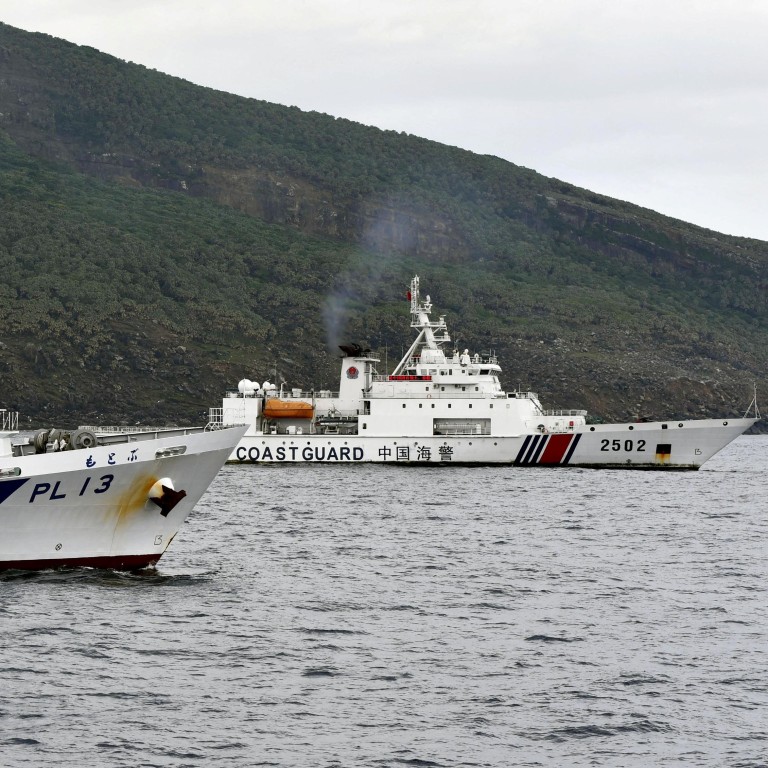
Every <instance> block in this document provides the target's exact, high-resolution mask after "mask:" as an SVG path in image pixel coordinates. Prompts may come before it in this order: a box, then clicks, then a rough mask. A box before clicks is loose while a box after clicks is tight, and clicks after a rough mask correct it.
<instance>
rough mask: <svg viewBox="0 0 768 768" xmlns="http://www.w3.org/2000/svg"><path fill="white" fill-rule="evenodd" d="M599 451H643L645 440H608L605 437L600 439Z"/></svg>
mask: <svg viewBox="0 0 768 768" xmlns="http://www.w3.org/2000/svg"><path fill="white" fill-rule="evenodd" d="M600 450H601V451H644V450H645V440H618V439H617V440H609V439H608V438H607V437H606V438H603V439H602V440H601V441H600Z"/></svg>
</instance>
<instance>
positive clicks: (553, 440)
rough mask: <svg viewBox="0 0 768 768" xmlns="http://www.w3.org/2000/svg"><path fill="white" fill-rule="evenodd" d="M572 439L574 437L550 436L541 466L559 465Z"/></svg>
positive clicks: (540, 461) (542, 456)
mask: <svg viewBox="0 0 768 768" xmlns="http://www.w3.org/2000/svg"><path fill="white" fill-rule="evenodd" d="M572 439H573V435H550V436H549V440H548V442H547V447H546V448H545V449H544V453H543V454H542V455H541V459H540V460H539V464H559V463H560V462H561V461H562V460H563V456H565V452H566V451H567V450H568V446H569V445H570V444H571V440H572Z"/></svg>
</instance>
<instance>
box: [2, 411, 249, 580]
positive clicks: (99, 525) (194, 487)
mask: <svg viewBox="0 0 768 768" xmlns="http://www.w3.org/2000/svg"><path fill="white" fill-rule="evenodd" d="M0 417H2V418H1V419H0V531H2V533H1V534H0V570H7V569H16V568H18V569H29V570H32V569H35V570H39V569H44V568H55V567H59V566H64V565H67V566H92V567H97V568H115V569H120V570H134V569H138V568H142V567H144V566H147V565H152V564H154V563H156V562H157V561H158V560H159V559H160V557H161V556H162V555H163V553H164V552H165V551H166V550H167V549H168V546H169V545H170V543H171V541H173V538H174V536H175V535H176V534H177V533H178V530H179V528H180V527H181V524H182V523H183V522H184V520H185V519H186V517H187V515H189V513H190V512H191V511H192V508H193V507H194V506H195V504H196V503H197V502H198V500H199V499H200V497H201V496H202V495H203V493H204V492H205V490H206V489H207V488H208V486H209V485H210V484H211V482H212V481H213V478H214V477H215V476H216V474H217V472H218V471H219V469H221V467H222V466H223V464H224V462H225V461H226V460H227V457H228V456H229V455H230V454H231V453H232V450H233V449H234V447H235V446H236V445H237V442H238V440H240V438H241V437H242V436H243V433H244V432H245V429H246V428H245V426H240V427H234V426H233V427H231V428H228V429H206V428H203V427H200V428H196V429H168V430H153V431H139V432H119V431H111V432H106V431H105V432H100V431H98V430H96V429H95V428H82V429H78V430H73V431H64V430H56V429H54V430H40V431H38V432H37V433H36V434H35V435H34V436H33V437H22V436H21V435H20V434H19V432H18V414H16V413H13V412H9V411H6V410H4V409H3V410H0Z"/></svg>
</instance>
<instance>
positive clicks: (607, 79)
mask: <svg viewBox="0 0 768 768" xmlns="http://www.w3.org/2000/svg"><path fill="white" fill-rule="evenodd" d="M0 20H2V21H4V22H6V23H8V24H11V25H13V26H16V27H20V28H22V29H26V30H29V31H36V32H46V33H48V34H51V35H54V36H56V37H61V38H64V39H66V40H70V41H71V42H74V43H79V44H84V45H90V46H93V47H94V48H97V49H99V50H100V51H103V52H105V53H110V54H112V55H114V56H117V57H119V58H121V59H125V60H127V61H133V62H136V63H139V64H144V65H145V66H147V67H150V68H154V69H157V70H160V71H162V72H166V73H168V74H172V75H176V76H179V77H183V78H185V79H187V80H191V81H192V82H194V83H198V84H200V85H207V86H210V87H212V88H216V89H218V90H224V91H229V92H231V93H237V94H240V95H243V96H250V97H254V98H258V99H264V100H266V101H271V102H276V103H278V104H286V105H295V106H298V107H300V108H301V109H305V110H317V111H319V112H325V113H328V114H332V115H335V116H338V117H346V118H349V119H352V120H356V121H359V122H361V123H365V124H367V125H376V126H379V127H381V128H390V129H394V130H398V131H406V132H408V133H413V134H416V135H419V136H423V137H425V138H429V139H434V140H436V141H440V142H443V143H445V144H451V145H454V146H458V147H462V148H464V149H469V150H472V151H473V152H480V153H484V154H491V155H497V156H498V157H503V158H505V159H506V160H509V161H511V162H513V163H516V164H518V165H522V166H525V167H528V168H532V169H534V170H536V171H539V172H540V173H543V174H544V175H546V176H554V177H557V178H559V179H562V180H564V181H568V182H570V183H573V184H576V185H578V186H582V187H586V188H587V189H591V190H593V191H595V192H600V193H602V194H605V195H609V196H611V197H617V198H620V199H622V200H628V201H630V202H633V203H637V204H639V205H642V206H645V207H647V208H652V209H653V210H656V211H659V212H661V213H664V214H667V215H669V216H673V217H675V218H680V219H684V220H686V221H690V222H693V223H695V224H700V225H702V226H705V227H709V228H710V229H714V230H717V231H719V232H723V233H727V234H734V235H743V236H747V237H756V238H760V239H763V240H768V217H767V216H766V214H765V212H764V207H765V206H766V204H768V150H766V148H765V142H766V140H767V138H766V137H767V136H768V56H767V55H766V53H765V49H766V40H768V3H766V2H765V1H764V0H760V1H759V2H758V1H756V0H741V2H740V3H738V4H733V3H730V2H725V0H698V1H697V2H689V1H688V0H682V1H680V0H678V1H675V0H220V1H219V2H212V1H211V0H208V1H207V2H197V1H196V0H151V1H149V0H133V1H132V2H125V0H3V2H2V5H0Z"/></svg>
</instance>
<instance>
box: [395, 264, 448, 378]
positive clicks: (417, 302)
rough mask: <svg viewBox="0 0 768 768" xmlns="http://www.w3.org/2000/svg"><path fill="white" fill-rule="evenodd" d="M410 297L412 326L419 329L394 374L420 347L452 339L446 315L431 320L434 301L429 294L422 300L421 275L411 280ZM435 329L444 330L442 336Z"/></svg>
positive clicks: (437, 346) (436, 347)
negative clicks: (437, 334)
mask: <svg viewBox="0 0 768 768" xmlns="http://www.w3.org/2000/svg"><path fill="white" fill-rule="evenodd" d="M408 298H409V299H410V301H411V328H415V329H417V330H418V331H419V335H418V336H417V337H416V340H415V341H414V342H413V344H411V346H410V348H409V349H408V351H407V352H406V353H405V355H404V357H403V359H402V360H401V361H400V362H399V363H398V364H397V367H396V368H395V370H394V371H393V372H392V375H393V376H396V375H399V374H400V373H402V371H403V370H404V369H405V367H406V366H407V365H408V364H409V363H410V362H412V360H413V359H414V358H415V357H416V354H417V351H418V350H420V349H439V348H440V345H441V344H445V343H446V342H448V341H450V340H451V337H450V336H449V335H448V327H447V326H446V324H445V317H443V316H442V315H441V316H440V319H439V320H437V321H433V320H430V318H429V314H430V312H431V311H432V301H431V300H430V298H429V294H427V296H426V298H425V300H424V301H423V302H422V301H421V296H420V293H419V276H418V275H416V276H415V277H414V278H413V279H412V280H411V290H410V291H408ZM435 331H442V332H443V333H442V335H441V336H436V335H435Z"/></svg>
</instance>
